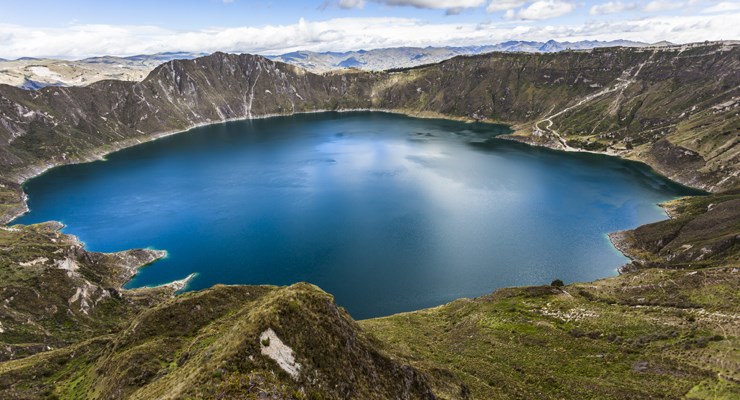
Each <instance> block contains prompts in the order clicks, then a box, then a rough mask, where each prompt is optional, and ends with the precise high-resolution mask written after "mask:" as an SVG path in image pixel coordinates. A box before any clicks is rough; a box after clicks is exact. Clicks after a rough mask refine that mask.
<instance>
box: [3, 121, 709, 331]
mask: <svg viewBox="0 0 740 400" xmlns="http://www.w3.org/2000/svg"><path fill="white" fill-rule="evenodd" d="M508 132H509V131H508V128H506V127H504V126H496V125H485V124H466V123H460V122H452V121H443V120H431V119H414V118H408V117H404V116H399V115H392V114H385V113H368V112H361V113H341V114H340V113H322V114H308V115H297V116H293V117H278V118H270V119H264V120H255V121H241V122H230V123H225V124H219V125H212V126H207V127H201V128H197V129H193V130H191V131H189V132H187V133H183V134H179V135H175V136H171V137H168V138H164V139H161V140H157V141H154V142H150V143H146V144H142V145H139V146H136V147H133V148H129V149H126V150H123V151H120V152H117V153H114V154H111V155H110V156H109V157H108V158H107V160H106V161H101V162H93V163H88V164H81V165H72V166H64V167H60V168H55V169H53V170H51V171H49V172H47V173H46V174H44V175H42V176H40V177H38V178H35V179H32V180H31V181H29V182H28V183H27V184H26V185H25V190H26V192H27V193H28V195H29V206H30V208H31V210H32V211H31V212H30V213H29V214H27V215H25V216H23V217H21V218H20V219H19V220H18V221H17V222H18V223H24V224H28V223H34V222H41V221H47V220H59V221H62V222H63V223H65V224H66V225H67V228H66V229H65V232H68V233H71V234H74V235H77V236H78V237H79V238H80V239H81V240H82V241H84V242H85V243H86V244H87V247H88V248H89V249H91V250H95V251H106V252H110V251H119V250H124V249H129V248H138V247H152V248H157V249H166V250H167V251H169V257H168V258H167V259H164V260H161V261H159V262H156V263H154V264H153V265H151V266H149V267H147V268H145V269H143V270H142V271H141V272H140V274H139V275H138V276H137V277H136V278H135V279H134V280H133V281H132V282H130V284H129V287H138V286H147V285H156V284H161V283H165V282H169V281H172V280H176V279H181V278H184V277H185V276H187V275H189V274H190V273H193V272H197V273H198V275H197V277H196V278H195V279H194V280H193V281H192V282H191V284H190V286H189V289H201V288H206V287H209V286H212V285H214V284H217V283H226V284H277V285H285V284H290V283H294V282H299V281H308V282H311V283H314V284H316V285H318V286H320V287H321V288H323V289H324V290H326V291H328V292H329V293H331V294H333V295H334V296H335V297H336V301H337V302H338V303H339V305H341V306H344V307H345V308H347V310H348V311H349V312H350V313H351V314H352V315H353V316H354V317H356V318H367V317H373V316H380V315H386V314H390V313H395V312H399V311H407V310H414V309H419V308H423V307H428V306H434V305H438V304H441V303H445V302H448V301H450V300H453V299H456V298H459V297H471V296H478V295H482V294H485V293H489V292H491V291H493V290H494V289H496V288H500V287H504V286H514V285H536V284H547V283H549V282H550V281H552V280H553V279H555V278H560V279H563V280H564V281H566V282H573V281H589V280H594V279H597V278H603V277H606V276H610V275H614V274H616V269H617V268H618V267H619V266H621V265H623V264H624V263H625V262H626V259H625V258H624V257H623V256H622V255H621V254H620V253H619V252H617V251H616V250H615V249H614V248H613V247H612V246H611V244H610V243H609V240H608V238H607V233H608V232H612V231H616V230H621V229H627V228H633V227H636V226H638V225H641V224H644V223H648V222H652V221H657V220H661V219H665V218H666V217H665V214H664V213H663V211H662V210H661V209H660V208H659V207H657V206H656V203H658V202H662V201H665V200H668V199H671V198H674V197H676V196H679V195H685V194H695V192H692V191H690V190H688V189H686V188H684V187H681V186H679V185H676V184H673V183H671V182H669V181H668V180H666V179H665V178H662V177H660V176H657V175H656V174H654V173H652V172H651V171H650V170H649V169H648V168H647V167H645V166H643V165H641V164H637V163H633V162H627V161H623V160H619V159H616V158H611V157H606V156H599V155H593V154H573V153H564V152H557V151H551V150H547V149H541V148H534V147H530V146H526V145H522V144H518V143H514V142H510V141H505V140H500V139H496V138H495V136H496V135H500V134H503V133H508Z"/></svg>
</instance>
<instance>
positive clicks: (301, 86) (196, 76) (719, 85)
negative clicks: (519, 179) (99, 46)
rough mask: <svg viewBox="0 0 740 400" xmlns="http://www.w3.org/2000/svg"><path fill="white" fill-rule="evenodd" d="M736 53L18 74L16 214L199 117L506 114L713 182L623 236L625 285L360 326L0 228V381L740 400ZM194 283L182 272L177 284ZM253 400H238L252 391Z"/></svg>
mask: <svg viewBox="0 0 740 400" xmlns="http://www.w3.org/2000/svg"><path fill="white" fill-rule="evenodd" d="M739 56H740V45H737V44H733V43H709V44H700V45H691V46H682V47H661V48H658V47H651V48H640V49H628V48H606V49H599V50H590V51H566V52H559V53H552V54H524V53H493V54H486V55H478V56H469V57H467V56H466V57H456V58H453V59H451V60H448V61H445V62H443V63H440V64H434V65H429V66H424V67H417V68H412V69H403V70H396V71H387V72H361V71H353V72H349V73H330V74H325V75H317V74H313V73H311V72H308V71H305V70H303V69H301V68H298V67H296V66H292V65H287V64H282V63H279V62H274V61H270V60H268V59H266V58H263V57H260V56H252V55H230V54H224V53H215V54H213V55H210V56H206V57H201V58H197V59H194V60H176V61H170V62H167V63H165V64H163V65H161V66H159V67H157V68H155V69H154V70H153V71H152V72H151V73H150V74H149V75H148V76H147V77H146V78H145V79H144V80H143V81H141V82H123V81H114V80H106V81H100V82H97V83H93V84H91V85H88V86H86V87H46V88H43V89H40V90H37V91H25V90H22V89H18V88H16V87H13V86H8V85H0V171H1V172H0V204H1V205H2V206H1V208H0V212H2V220H3V221H4V222H8V221H10V220H12V218H13V217H14V216H16V215H18V214H19V213H22V212H23V211H24V210H25V204H24V202H25V199H24V195H23V191H22V186H21V184H22V182H23V181H24V180H26V179H27V178H29V177H31V176H34V175H36V174H38V173H41V172H42V171H44V170H46V169H47V168H50V167H52V166H55V165H61V164H66V163H75V162H83V161H87V160H91V159H95V158H98V157H101V156H103V155H104V154H107V153H109V152H111V151H115V150H116V149H120V148H123V147H127V146H131V145H134V144H137V143H140V142H144V141H147V140H153V139H155V138H157V137H161V136H162V135H167V134H171V133H174V132H178V131H182V130H186V129H188V128H190V127H193V126H197V125H200V124H207V123H214V122H219V121H224V120H229V119H239V118H258V117H264V116H269V115H276V114H291V113H295V112H310V111H317V110H351V109H375V110H389V111H393V112H402V113H407V114H411V115H416V116H421V117H426V116H435V117H440V116H441V117H446V118H457V119H463V120H481V121H493V122H506V123H509V124H512V125H513V126H514V127H515V128H516V132H515V134H513V135H510V136H507V137H505V139H508V140H520V141H524V142H527V143H532V144H536V145H545V146H549V147H554V148H561V149H565V150H570V151H578V150H588V151H599V152H607V153H610V154H615V155H618V156H621V157H626V158H632V159H637V160H642V161H645V162H646V163H648V164H649V165H651V166H653V167H654V168H655V169H657V170H658V171H660V172H662V173H664V174H666V175H667V176H669V177H671V178H673V179H675V180H677V181H679V182H683V183H686V184H689V185H692V186H695V187H700V188H704V189H707V190H709V191H711V192H714V193H713V194H711V195H708V196H701V197H694V198H688V199H682V200H678V201H676V202H672V203H669V204H667V205H666V208H667V210H669V212H670V214H671V216H672V219H671V220H668V221H663V222H658V223H655V224H650V225H646V226H643V227H640V228H637V229H635V230H632V231H627V232H619V233H616V234H614V235H612V240H613V242H614V243H615V244H616V245H617V246H618V247H619V248H620V250H621V251H623V252H624V253H625V254H627V255H628V256H629V257H630V258H631V259H632V260H633V262H632V263H631V264H630V265H629V266H627V267H625V268H624V273H623V274H622V275H619V276H617V277H614V278H609V279H604V280H599V281H596V282H590V283H575V284H569V285H566V286H560V285H554V286H541V287H530V288H514V289H503V290H500V291H497V292H496V293H493V294H491V295H489V296H484V297H481V298H478V299H461V300H458V301H455V302H452V303H450V304H447V305H444V306H440V307H436V308H433V309H429V310H420V311H416V312H412V313H404V314H399V315H393V316H389V317H386V318H380V319H374V320H367V321H360V322H359V323H358V322H355V321H353V320H352V319H351V318H350V316H349V315H348V314H347V313H346V312H345V311H344V310H342V309H341V308H340V307H338V306H337V305H336V304H335V303H334V301H333V299H332V297H331V296H330V295H329V294H326V293H324V292H323V291H321V290H320V289H319V288H316V287H314V286H311V285H308V284H296V285H293V286H289V287H273V286H215V287H213V288H211V289H207V290H203V291H198V292H188V293H185V294H176V293H175V292H176V291H177V290H178V289H179V288H181V287H182V285H184V284H186V280H183V281H178V282H175V283H173V284H171V285H167V286H163V287H159V288H147V289H139V290H125V289H123V288H122V286H123V284H124V283H125V282H126V281H127V280H129V279H130V278H131V276H133V274H134V273H135V272H136V270H137V268H139V267H141V266H143V265H146V264H148V263H150V262H153V261H154V260H156V259H158V258H159V257H162V256H163V255H164V253H162V252H159V251H155V250H130V251H125V252H121V253H114V254H100V253H92V252H88V251H86V250H85V249H84V248H83V246H82V244H81V243H79V241H77V240H76V239H75V238H73V237H70V236H68V235H64V234H62V233H60V232H59V228H60V225H59V224H56V223H46V224H40V225H33V226H3V227H1V228H0V276H1V277H2V279H0V291H2V293H3V307H2V309H0V349H2V350H0V360H1V361H0V392H2V393H3V397H4V398H5V397H7V398H11V399H13V398H19V399H21V398H22V399H29V398H31V399H33V398H157V397H163V398H167V396H169V397H170V398H264V397H268V398H296V399H303V398H402V399H406V398H408V399H412V398H450V399H456V398H563V397H576V398H599V399H601V398H624V399H627V398H678V397H683V396H686V397H688V398H728V399H729V398H735V397H737V396H740V383H739V382H740V376H738V371H740V354H739V353H738V351H737V349H738V348H739V347H740V340H739V339H738V337H739V335H740V332H738V326H740V324H738V319H740V298H738V293H740V274H739V271H738V265H740V256H739V255H740V249H738V239H739V237H738V235H737V232H739V231H740V225H739V224H738V221H740V207H738V202H739V201H740V194H738V191H737V187H738V167H739V166H740V162H738V161H739V160H738V149H739V148H740V146H738V138H739V137H740V135H738V129H740V126H739V125H738V124H739V122H738V121H740V119H739V118H738V116H737V112H738V105H740V102H739V101H738V100H737V99H738V98H740V93H738V91H740V82H738V80H740V76H739V75H738V74H737V71H738V70H740V66H739V65H738V62H740V57H739ZM182 278H183V279H186V277H182ZM239 396H241V397H239Z"/></svg>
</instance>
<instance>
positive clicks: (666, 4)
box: [643, 0, 685, 12]
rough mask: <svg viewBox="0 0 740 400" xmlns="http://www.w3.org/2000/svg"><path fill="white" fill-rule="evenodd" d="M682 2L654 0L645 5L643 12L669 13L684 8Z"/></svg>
mask: <svg viewBox="0 0 740 400" xmlns="http://www.w3.org/2000/svg"><path fill="white" fill-rule="evenodd" d="M684 4H685V3H684V2H682V1H670V0H654V1H651V2H650V3H647V5H645V7H643V10H645V11H647V12H658V11H670V10H675V9H678V8H681V7H683V6H684Z"/></svg>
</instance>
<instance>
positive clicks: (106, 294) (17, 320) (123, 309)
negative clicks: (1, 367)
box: [0, 222, 174, 360]
mask: <svg viewBox="0 0 740 400" xmlns="http://www.w3.org/2000/svg"><path fill="white" fill-rule="evenodd" d="M61 228H62V226H61V224H59V223H56V222H49V223H44V224H39V225H31V226H13V227H2V228H0V273H1V274H2V275H1V276H2V279H0V299H2V306H0V325H2V329H1V330H0V343H1V344H2V345H0V360H9V359H14V358H20V357H24V356H27V355H29V354H33V353H36V352H39V351H48V350H51V349H54V348H58V347H61V346H65V345H67V344H70V343H72V342H78V341H80V340H82V339H85V338H88V337H92V336H97V335H100V334H103V333H107V332H108V331H110V330H111V329H117V328H118V324H120V323H121V322H122V321H125V320H127V319H128V318H130V316H131V315H133V314H134V313H136V312H138V311H139V310H141V309H142V308H143V307H148V306H150V305H152V304H153V303H155V302H158V301H162V300H163V299H165V298H167V297H169V296H171V295H172V294H173V293H174V290H171V289H169V288H156V289H143V290H136V291H124V290H122V286H123V285H124V284H125V283H126V282H127V281H128V280H129V279H131V277H133V275H134V274H136V271H137V270H138V268H140V267H142V266H144V265H147V264H149V263H152V262H154V261H156V260H157V259H159V258H161V257H163V256H164V255H165V252H163V251H158V250H128V251H122V252H118V253H110V254H104V253H93V252H88V251H86V250H85V249H84V248H83V244H82V243H80V242H79V241H78V240H77V239H76V238H75V237H74V236H70V235H65V234H63V233H61V232H60V231H59V230H60V229H61Z"/></svg>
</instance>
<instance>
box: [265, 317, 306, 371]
mask: <svg viewBox="0 0 740 400" xmlns="http://www.w3.org/2000/svg"><path fill="white" fill-rule="evenodd" d="M260 347H261V348H262V355H263V356H268V357H270V358H272V359H273V360H275V362H276V363H278V365H279V366H280V368H282V369H283V371H285V372H287V373H288V375H290V376H292V377H293V379H298V375H299V374H300V372H301V364H299V363H297V362H296V361H295V357H293V349H291V348H290V347H288V345H286V344H285V343H283V341H282V340H280V338H279V337H277V335H276V334H275V331H273V330H272V328H267V330H266V331H264V332H262V334H261V335H260Z"/></svg>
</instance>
